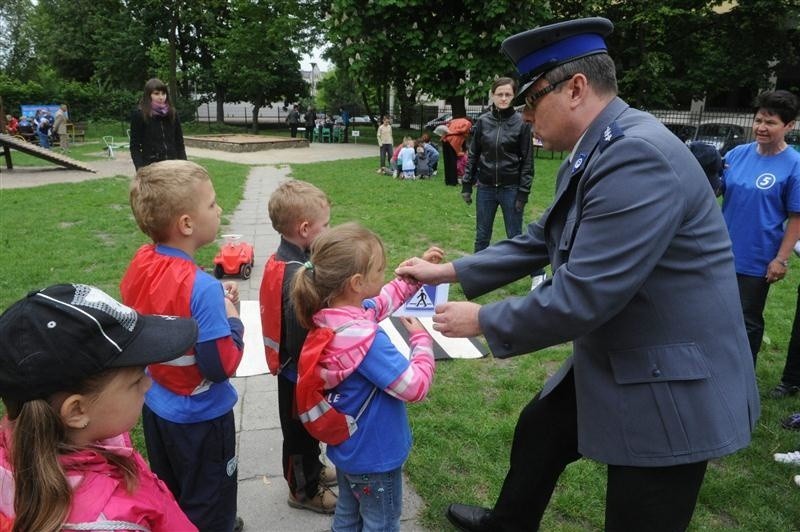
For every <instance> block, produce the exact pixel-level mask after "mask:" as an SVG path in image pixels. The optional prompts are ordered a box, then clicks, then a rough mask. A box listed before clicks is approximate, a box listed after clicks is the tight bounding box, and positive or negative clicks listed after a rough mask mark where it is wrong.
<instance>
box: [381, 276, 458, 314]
mask: <svg viewBox="0 0 800 532" xmlns="http://www.w3.org/2000/svg"><path fill="white" fill-rule="evenodd" d="M449 292H450V285H449V284H447V283H444V284H440V285H435V286H434V285H430V284H424V285H422V287H420V289H419V290H417V291H416V293H414V295H413V296H411V297H410V298H409V299H408V301H406V302H405V304H404V305H403V306H402V307H400V308H399V309H397V311H395V313H394V314H393V316H414V317H417V318H419V317H421V316H433V314H434V309H435V308H436V305H441V304H442V303H446V302H447V296H448V294H449Z"/></svg>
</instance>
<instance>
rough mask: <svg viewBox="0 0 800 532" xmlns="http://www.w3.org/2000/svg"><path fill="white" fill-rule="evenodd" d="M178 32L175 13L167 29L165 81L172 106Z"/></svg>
mask: <svg viewBox="0 0 800 532" xmlns="http://www.w3.org/2000/svg"><path fill="white" fill-rule="evenodd" d="M177 32H178V15H177V12H173V15H172V25H171V27H170V29H169V38H168V39H167V40H168V42H169V47H168V48H169V80H167V86H168V87H169V93H170V100H171V101H172V104H173V105H175V102H176V101H177V98H178V74H177V73H178V51H177V47H178V46H177V44H176V41H177V39H178V37H177V35H176V34H177Z"/></svg>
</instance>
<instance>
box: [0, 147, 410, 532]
mask: <svg viewBox="0 0 800 532" xmlns="http://www.w3.org/2000/svg"><path fill="white" fill-rule="evenodd" d="M187 152H188V154H189V156H190V157H202V158H208V159H219V160H226V161H231V162H237V163H244V164H250V165H254V167H253V168H252V169H251V171H250V174H249V176H248V179H247V183H246V185H245V191H244V198H243V200H242V201H241V203H240V204H239V206H238V207H237V209H236V211H235V212H234V213H233V214H232V215H231V216H230V221H231V223H230V225H229V226H228V227H226V228H224V230H225V231H227V232H231V233H238V234H241V235H243V237H244V239H245V240H246V241H248V242H251V243H253V245H254V247H255V255H256V257H255V263H256V267H255V268H254V271H253V275H252V277H251V278H250V279H249V280H247V281H240V282H239V291H240V298H241V299H242V300H257V299H258V289H259V286H260V283H261V277H262V273H263V268H264V264H265V262H266V259H267V257H268V256H269V255H270V254H272V252H273V251H274V250H275V249H277V247H278V243H279V240H280V238H279V236H278V234H277V233H276V232H275V231H274V230H273V228H272V225H271V224H270V223H269V217H268V214H267V201H268V200H269V196H270V194H271V193H272V191H273V190H275V188H276V187H277V186H278V184H279V183H280V182H281V181H283V180H285V179H287V175H288V172H289V168H288V167H286V166H281V165H285V164H288V163H304V162H315V161H326V160H338V159H348V158H360V157H370V156H375V157H376V161H377V149H376V147H375V146H374V145H372V144H367V143H363V144H349V145H343V144H312V145H311V147H309V148H305V149H303V148H295V149H284V150H267V151H262V152H251V153H229V152H222V151H214V150H205V149H197V148H188V149H187ZM90 165H91V166H92V167H93V168H95V169H97V173H96V174H92V173H88V172H73V171H71V170H60V169H50V168H47V169H32V168H15V169H14V170H11V171H8V170H5V169H3V170H2V171H0V190H2V189H5V188H18V187H31V186H41V185H46V184H50V183H62V182H75V181H83V180H86V179H97V178H101V177H109V176H113V175H126V176H133V173H134V172H133V164H132V163H131V161H130V155H129V154H127V153H120V154H118V155H117V159H116V160H111V161H98V162H93V163H90ZM233 383H234V385H235V387H236V389H237V390H238V391H239V402H238V403H237V404H236V407H235V415H236V427H237V435H238V439H237V441H238V456H239V515H240V516H241V517H242V518H243V519H244V521H245V531H247V532H262V531H263V532H267V531H276V532H295V531H297V532H318V531H319V532H321V531H324V530H330V522H331V517H330V516H326V515H320V514H316V513H314V512H310V511H308V510H296V509H292V508H290V507H289V506H288V505H287V504H286V498H287V496H288V489H287V487H286V482H285V480H284V479H283V471H282V468H281V442H282V436H281V429H280V420H279V418H278V388H277V383H276V380H275V377H273V376H271V375H257V376H253V377H240V378H235V379H233ZM404 487H405V493H404V501H403V510H404V511H403V517H402V524H401V528H402V530H404V531H410V532H417V531H421V530H423V528H422V527H421V526H420V525H419V523H418V516H419V511H420V509H421V508H422V506H423V503H422V501H421V499H420V498H419V496H418V495H417V494H416V493H415V492H414V490H413V488H412V486H411V484H410V483H409V482H408V481H406V482H405V485H404Z"/></svg>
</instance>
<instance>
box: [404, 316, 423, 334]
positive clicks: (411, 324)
mask: <svg viewBox="0 0 800 532" xmlns="http://www.w3.org/2000/svg"><path fill="white" fill-rule="evenodd" d="M400 321H401V322H402V323H403V326H405V328H406V330H407V331H408V332H409V333H410V334H414V333H416V332H427V331H426V330H425V327H423V326H422V323H421V322H420V321H419V320H418V319H417V318H400Z"/></svg>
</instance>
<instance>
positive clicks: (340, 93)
mask: <svg viewBox="0 0 800 532" xmlns="http://www.w3.org/2000/svg"><path fill="white" fill-rule="evenodd" d="M358 88H360V87H358V85H357V84H356V83H355V80H353V79H351V78H350V77H349V76H348V75H347V72H345V71H344V70H341V69H338V68H337V69H334V70H332V71H330V72H327V73H326V74H325V76H324V77H323V78H322V79H321V80H320V81H318V82H317V105H318V106H319V108H321V109H332V110H334V111H335V110H337V109H339V108H346V109H349V110H350V111H351V112H352V113H355V114H361V110H362V109H363V108H364V104H363V101H362V96H364V92H358V90H357V89H358ZM365 90H366V96H367V100H368V101H374V99H375V95H374V94H373V93H374V90H372V88H371V87H365Z"/></svg>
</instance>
